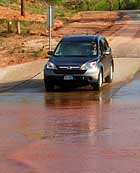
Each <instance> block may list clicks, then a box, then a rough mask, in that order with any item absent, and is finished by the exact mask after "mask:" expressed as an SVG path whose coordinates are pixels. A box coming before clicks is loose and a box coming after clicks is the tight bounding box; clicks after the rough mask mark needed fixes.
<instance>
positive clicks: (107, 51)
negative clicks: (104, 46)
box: [103, 48, 111, 55]
mask: <svg viewBox="0 0 140 173" xmlns="http://www.w3.org/2000/svg"><path fill="white" fill-rule="evenodd" d="M110 53H111V48H108V50H106V51H104V52H103V54H104V55H109V54H110Z"/></svg>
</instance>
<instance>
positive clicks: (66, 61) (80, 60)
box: [49, 57, 98, 66]
mask: <svg viewBox="0 0 140 173" xmlns="http://www.w3.org/2000/svg"><path fill="white" fill-rule="evenodd" d="M97 59H98V57H52V58H51V59H50V60H49V61H51V62H53V63H54V64H56V65H58V66H59V65H82V64H84V63H86V62H88V61H96V60H97Z"/></svg>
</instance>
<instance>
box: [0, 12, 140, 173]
mask: <svg viewBox="0 0 140 173" xmlns="http://www.w3.org/2000/svg"><path fill="white" fill-rule="evenodd" d="M136 16H137V17H138V15H137V13H132V12H131V13H130V17H134V18H135V17H136ZM125 22H128V24H129V25H130V23H131V22H132V23H133V21H131V19H129V21H125ZM137 24H138V26H140V23H137ZM132 26H133V25H131V32H132V33H133V34H131V37H129V36H127V37H128V40H129V41H130V40H131V41H132V40H135V39H136V40H137V41H138V39H137V38H134V37H135V35H136V33H137V34H138V32H139V30H136V28H137V29H138V26H137V27H136V26H134V27H132ZM126 28H128V27H125V29H124V28H123V29H122V30H121V31H119V32H120V33H119V35H118V36H116V37H115V39H116V40H119V38H118V37H120V36H121V33H124V32H125V33H126V31H127V29H126ZM134 33H135V34H134ZM115 39H114V40H112V47H113V51H114V52H115V55H116V57H119V58H121V55H120V54H119V53H118V51H117V50H118V49H120V48H121V47H122V45H125V46H126V44H125V43H126V42H127V41H128V40H126V37H125V38H124V39H122V43H123V44H121V41H120V40H119V43H120V44H118V45H117V44H115V43H114V42H115ZM130 43H132V42H130ZM133 44H134V43H133ZM138 46H139V45H137V46H136V47H134V48H135V50H136V48H137V51H138V52H137V54H136V55H137V57H136V55H135V58H138V56H139V49H138ZM128 47H130V45H129V44H128ZM122 50H123V47H122ZM125 51H126V49H124V52H123V53H124V56H123V57H125V58H131V56H130V52H128V51H126V52H125ZM133 51H134V50H133ZM139 76H140V72H137V74H136V75H135V77H134V79H133V80H131V81H128V80H126V81H125V83H124V82H121V83H114V84H113V85H109V86H104V87H103V89H102V90H101V91H100V92H95V91H92V90H91V89H90V88H89V87H84V88H78V89H75V90H69V91H68V90H66V91H56V92H54V93H46V92H45V91H44V85H43V81H42V80H41V79H40V80H39V79H34V80H30V81H27V82H25V83H24V84H22V85H20V86H17V87H16V88H14V89H11V90H9V91H6V92H3V93H1V94H0V173H19V172H20V173H44V172H46V173H126V172H127V173H132V172H134V173H139V172H140V166H139V165H140V140H139V135H140V125H139V124H140V116H139V115H140V106H139V103H140V77H139Z"/></svg>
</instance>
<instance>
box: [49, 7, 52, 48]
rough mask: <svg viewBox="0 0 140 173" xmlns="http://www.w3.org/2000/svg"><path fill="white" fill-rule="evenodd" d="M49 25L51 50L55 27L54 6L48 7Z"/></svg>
mask: <svg viewBox="0 0 140 173" xmlns="http://www.w3.org/2000/svg"><path fill="white" fill-rule="evenodd" d="M48 27H49V51H51V49H52V27H53V8H52V6H49V9H48Z"/></svg>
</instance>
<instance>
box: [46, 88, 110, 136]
mask: <svg viewBox="0 0 140 173" xmlns="http://www.w3.org/2000/svg"><path fill="white" fill-rule="evenodd" d="M110 101H111V100H107V101H106V100H104V99H103V92H93V91H83V90H81V91H80V90H79V91H72V92H54V93H46V95H45V107H46V110H48V114H49V117H51V118H53V121H51V122H50V123H49V126H47V125H46V127H47V128H46V136H45V138H48V137H49V135H50V132H51V135H52V136H53V137H58V138H61V139H62V138H65V139H66V138H67V137H71V138H72V137H74V136H86V137H88V136H91V135H96V133H97V132H100V131H103V130H104V129H106V127H105V126H104V117H103V108H102V107H103V104H105V103H106V104H109V102H110Z"/></svg>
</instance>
